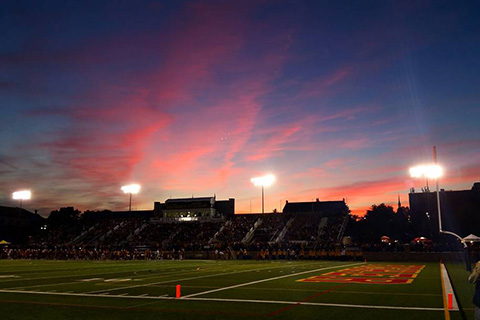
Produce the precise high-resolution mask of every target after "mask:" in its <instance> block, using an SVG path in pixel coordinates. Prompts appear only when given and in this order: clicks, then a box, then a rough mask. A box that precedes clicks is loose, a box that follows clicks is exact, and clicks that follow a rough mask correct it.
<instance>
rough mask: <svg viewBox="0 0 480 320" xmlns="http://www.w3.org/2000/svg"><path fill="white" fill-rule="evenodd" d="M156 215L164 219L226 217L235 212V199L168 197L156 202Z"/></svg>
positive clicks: (184, 219) (180, 219)
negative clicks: (163, 200)
mask: <svg viewBox="0 0 480 320" xmlns="http://www.w3.org/2000/svg"><path fill="white" fill-rule="evenodd" d="M154 213H155V217H157V218H161V219H163V220H172V219H175V220H178V221H198V220H205V219H225V218H229V217H232V216H233V215H234V214H235V199H233V198H230V199H228V200H217V199H216V196H215V195H214V196H213V197H199V198H194V197H192V198H180V199H168V200H166V201H165V203H160V202H155V204H154Z"/></svg>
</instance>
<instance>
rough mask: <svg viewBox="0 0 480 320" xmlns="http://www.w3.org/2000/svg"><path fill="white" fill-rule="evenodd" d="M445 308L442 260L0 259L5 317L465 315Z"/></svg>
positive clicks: (0, 290)
mask: <svg viewBox="0 0 480 320" xmlns="http://www.w3.org/2000/svg"><path fill="white" fill-rule="evenodd" d="M178 285H180V294H181V297H180V298H178V297H177V289H178V287H177V286H178ZM464 306H465V305H464ZM447 308H448V306H447V302H446V300H445V299H444V297H443V295H442V281H441V273H440V267H439V264H438V263H418V262H415V263H410V262H409V263H378V262H372V263H370V262H368V263H366V262H358V261H357V262H355V261H350V262H338V261H212V260H209V261H207V260H186V261H31V260H3V261H0V310H1V315H2V319H105V318H112V319H137V318H142V319H154V318H155V319H246V318H277V319H318V318H320V317H321V318H323V319H348V318H352V319H409V320H413V319H422V320H426V319H436V320H437V319H448V318H450V319H462V316H461V312H459V311H451V312H448V311H447ZM468 312H470V311H468Z"/></svg>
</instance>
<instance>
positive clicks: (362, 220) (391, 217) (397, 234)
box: [345, 203, 416, 242]
mask: <svg viewBox="0 0 480 320" xmlns="http://www.w3.org/2000/svg"><path fill="white" fill-rule="evenodd" d="M409 211H410V210H409V208H408V207H400V208H399V209H398V210H397V211H395V210H394V209H393V207H391V206H387V205H385V204H384V203H382V204H380V205H372V207H371V208H370V209H369V210H367V212H366V214H365V216H363V217H358V216H350V217H349V219H350V221H349V222H348V226H347V230H346V232H345V234H346V235H348V236H350V237H352V238H353V239H355V240H356V241H362V242H379V241H380V238H381V237H383V236H387V237H390V238H391V239H395V240H399V241H402V242H405V241H411V240H412V239H413V238H414V237H415V236H416V235H414V234H413V232H412V227H411V223H410V217H409Z"/></svg>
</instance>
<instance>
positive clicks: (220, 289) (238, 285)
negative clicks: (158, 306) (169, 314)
mask: <svg viewBox="0 0 480 320" xmlns="http://www.w3.org/2000/svg"><path fill="white" fill-rule="evenodd" d="M360 264H365V262H359V263H351V264H344V265H341V266H333V267H325V268H319V269H314V270H308V271H303V272H297V273H293V274H287V275H284V276H278V277H273V278H267V279H262V280H256V281H251V282H246V283H241V284H236V285H233V286H229V287H223V288H218V289H213V290H208V291H203V292H198V293H193V294H189V295H186V296H183V297H182V299H185V298H190V297H196V296H201V295H204V294H209V293H213V292H218V291H224V290H229V289H235V288H239V287H245V286H249V285H252V284H256V283H262V282H267V281H273V280H277V279H283V278H288V277H294V276H298V275H300V274H305V273H312V272H317V271H322V270H328V269H338V268H344V267H352V266H357V265H360Z"/></svg>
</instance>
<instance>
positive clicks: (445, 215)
mask: <svg viewBox="0 0 480 320" xmlns="http://www.w3.org/2000/svg"><path fill="white" fill-rule="evenodd" d="M412 191H413V192H411V193H409V195H408V196H409V200H410V218H411V222H412V225H413V227H414V229H415V230H414V232H415V234H421V235H424V236H427V237H436V236H438V233H439V228H438V210H437V207H438V206H437V194H436V192H430V191H427V192H414V190H412ZM440 209H441V213H442V229H443V230H447V231H452V232H455V233H456V234H458V235H460V236H462V237H465V236H467V235H469V234H471V233H473V234H476V235H478V233H479V230H480V182H476V183H474V185H473V187H472V189H470V190H456V191H445V190H444V189H441V190H440Z"/></svg>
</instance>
